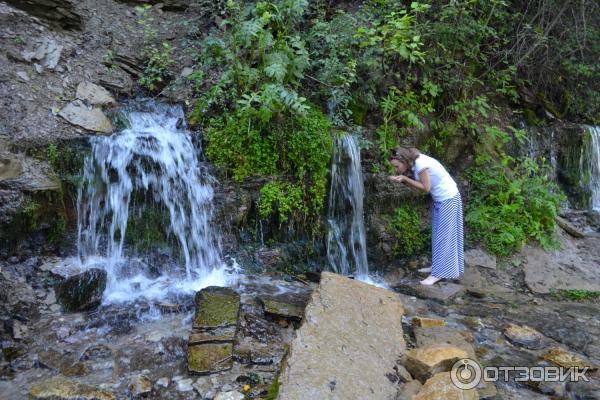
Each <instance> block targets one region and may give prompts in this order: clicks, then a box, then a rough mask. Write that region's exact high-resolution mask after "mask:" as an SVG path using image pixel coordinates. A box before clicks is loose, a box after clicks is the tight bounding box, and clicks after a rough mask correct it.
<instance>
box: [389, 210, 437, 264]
mask: <svg viewBox="0 0 600 400" xmlns="http://www.w3.org/2000/svg"><path fill="white" fill-rule="evenodd" d="M388 218H389V223H388V226H387V230H388V232H390V233H391V234H392V235H393V237H394V242H393V244H392V251H393V252H394V254H395V255H400V256H406V257H410V256H412V255H415V254H418V253H420V252H423V251H426V249H427V248H428V247H429V244H430V243H431V228H428V229H421V222H420V218H419V215H418V213H417V209H416V207H414V206H410V205H405V206H402V207H399V208H396V210H394V213H393V214H392V215H391V216H389V217H388Z"/></svg>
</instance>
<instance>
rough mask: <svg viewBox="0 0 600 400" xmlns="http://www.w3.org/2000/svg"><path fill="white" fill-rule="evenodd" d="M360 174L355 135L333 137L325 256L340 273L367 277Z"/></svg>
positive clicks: (358, 151)
mask: <svg viewBox="0 0 600 400" xmlns="http://www.w3.org/2000/svg"><path fill="white" fill-rule="evenodd" d="M363 195H364V188H363V176H362V172H361V166H360V149H359V146H358V141H357V139H356V137H355V136H352V135H345V136H341V137H338V138H336V139H335V143H334V149H333V161H332V166H331V187H330V191H329V206H328V211H327V220H328V223H329V233H328V235H327V259H328V260H329V264H330V266H331V268H332V269H333V270H334V271H335V272H337V273H340V274H343V275H348V274H350V273H353V274H355V275H356V276H358V277H367V276H368V274H369V266H368V264H367V250H366V235H365V222H364V216H363Z"/></svg>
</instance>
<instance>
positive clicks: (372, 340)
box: [279, 272, 405, 400]
mask: <svg viewBox="0 0 600 400" xmlns="http://www.w3.org/2000/svg"><path fill="white" fill-rule="evenodd" d="M402 314H403V307H402V304H401V302H400V300H399V298H398V296H397V295H396V294H395V293H393V292H391V291H388V290H385V289H381V288H377V287H374V286H371V285H368V284H366V283H363V282H359V281H355V280H352V279H348V278H346V277H343V276H340V275H336V274H332V273H327V272H324V273H323V274H322V275H321V283H320V285H319V287H318V288H317V289H316V290H315V291H314V292H313V293H312V295H311V298H310V301H309V303H308V305H307V307H306V310H305V319H304V323H303V325H302V326H301V327H300V329H299V330H298V331H296V338H295V339H294V340H293V341H292V344H291V346H290V351H289V356H288V357H287V359H286V362H285V365H284V368H283V370H282V372H281V375H280V378H279V382H280V389H279V398H281V399H286V400H295V399H325V398H340V399H347V400H352V399H361V400H362V399H367V398H368V399H373V400H377V399H389V398H393V397H394V396H395V394H396V384H395V383H393V382H391V381H390V380H389V379H388V377H387V376H386V374H389V373H392V372H393V367H394V365H395V363H396V359H397V358H398V357H399V356H400V355H401V354H402V353H403V352H404V349H405V344H404V338H403V334H402V324H401V317H402Z"/></svg>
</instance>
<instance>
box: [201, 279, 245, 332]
mask: <svg viewBox="0 0 600 400" xmlns="http://www.w3.org/2000/svg"><path fill="white" fill-rule="evenodd" d="M239 312H240V295H239V294H238V293H236V292H235V291H234V290H232V289H229V288H224V287H218V286H209V287H207V288H204V289H202V290H201V291H199V292H198V293H196V313H195V315H194V328H195V329H210V328H219V327H223V326H228V325H236V324H237V320H238V316H239Z"/></svg>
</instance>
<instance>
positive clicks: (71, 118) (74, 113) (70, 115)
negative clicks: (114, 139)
mask: <svg viewBox="0 0 600 400" xmlns="http://www.w3.org/2000/svg"><path fill="white" fill-rule="evenodd" d="M58 115H59V116H61V117H62V118H64V119H65V120H67V121H68V122H70V123H71V124H73V125H77V126H80V127H82V128H84V129H87V130H88V131H94V132H98V133H104V134H110V133H112V130H113V128H112V124H111V122H110V120H109V119H108V118H107V117H106V115H104V113H103V112H102V110H101V109H99V108H90V107H87V106H86V105H85V104H84V103H83V102H81V101H80V100H75V101H73V102H71V103H69V104H67V105H66V106H65V107H64V108H63V109H62V110H60V112H59V113H58Z"/></svg>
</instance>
